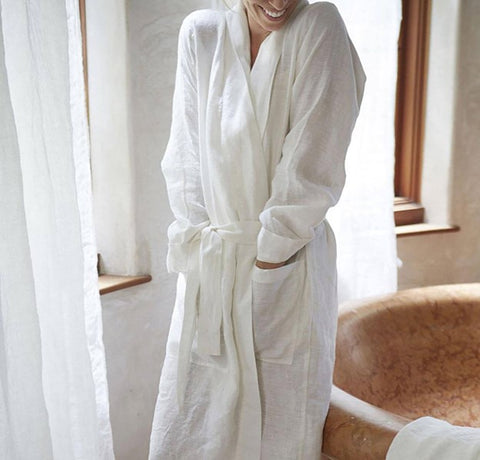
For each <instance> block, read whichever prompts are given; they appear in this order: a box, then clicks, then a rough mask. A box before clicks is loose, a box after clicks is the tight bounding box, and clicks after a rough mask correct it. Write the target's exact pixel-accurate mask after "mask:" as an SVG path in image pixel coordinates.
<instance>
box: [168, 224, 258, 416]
mask: <svg viewBox="0 0 480 460" xmlns="http://www.w3.org/2000/svg"><path fill="white" fill-rule="evenodd" d="M260 228H261V224H260V222H259V221H238V222H232V223H229V224H225V225H210V226H208V227H204V228H203V229H202V230H201V231H200V232H198V235H196V237H195V238H194V239H193V241H192V243H191V249H190V252H189V256H188V269H187V273H186V287H185V301H184V317H183V326H182V333H181V336H180V345H179V352H178V374H177V385H178V386H177V397H178V402H179V406H180V407H182V405H183V399H184V396H185V388H186V383H187V374H188V369H189V362H190V353H191V350H192V344H193V340H194V337H195V332H197V348H196V352H197V353H199V354H201V355H211V356H219V355H220V354H221V334H222V319H223V315H224V313H227V314H230V312H231V308H232V303H233V287H234V285H235V265H236V262H235V257H236V255H235V247H236V245H237V244H242V245H255V244H257V236H258V233H259V231H260ZM229 243H233V244H229Z"/></svg>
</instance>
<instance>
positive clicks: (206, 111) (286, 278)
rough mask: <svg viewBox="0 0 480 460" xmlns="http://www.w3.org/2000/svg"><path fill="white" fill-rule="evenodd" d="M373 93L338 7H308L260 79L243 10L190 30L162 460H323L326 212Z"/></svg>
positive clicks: (177, 171)
mask: <svg viewBox="0 0 480 460" xmlns="http://www.w3.org/2000/svg"><path fill="white" fill-rule="evenodd" d="M364 81H365V77H364V74H363V71H362V68H361V65H360V62H359V60H358V57H357V54H356V52H355V50H354V48H353V46H352V44H351V42H350V40H349V38H348V35H347V32H346V30H345V26H344V24H343V21H342V19H341V18H340V16H339V14H338V12H337V10H336V8H335V6H333V5H332V4H330V3H326V2H325V3H324V2H321V3H316V4H312V5H308V3H307V2H306V1H305V0H301V1H300V2H299V4H298V6H297V8H296V10H295V12H294V13H293V15H292V17H291V18H290V19H289V22H288V23H287V24H286V25H285V27H283V28H282V29H281V30H279V31H276V32H273V33H271V34H270V35H269V36H268V38H266V40H265V41H264V42H263V43H262V45H261V48H260V51H259V54H258V56H257V59H256V61H255V63H254V65H253V68H250V42H249V30H248V24H247V18H246V13H245V11H244V9H243V7H242V5H241V3H239V4H237V6H236V7H235V8H234V9H233V10H231V11H226V12H221V11H214V10H203V11H197V12H195V13H193V14H191V15H190V16H189V17H187V19H185V21H184V23H183V25H182V28H181V31H180V40H179V61H178V69H177V80H176V88H175V96H174V105H173V122H172V129H171V137H170V141H169V144H168V147H167V151H166V154H165V157H164V159H163V162H162V168H163V172H164V175H165V178H166V182H167V188H168V193H169V199H170V205H171V208H172V210H173V213H174V215H175V219H176V220H175V222H174V223H173V224H172V225H171V226H170V227H169V232H168V236H169V253H168V257H167V265H168V268H169V270H170V271H174V272H179V273H180V275H179V278H178V285H177V299H176V303H175V308H174V313H173V317H172V323H171V329H170V333H169V337H168V343H167V350H166V358H165V363H164V367H163V371H162V376H161V380H160V388H159V395H158V400H157V404H156V409H155V417H154V423H153V429H152V437H151V445H150V459H161V460H165V459H179V460H199V459H206V460H216V459H219V460H220V459H221V460H230V459H237V460H255V459H260V458H262V459H267V460H268V459H271V460H281V459H285V460H287V459H288V460H292V459H317V458H319V456H320V451H321V438H322V428H323V423H324V420H325V416H326V413H327V409H328V404H329V397H330V389H331V379H332V371H333V362H334V344H335V332H336V321H337V304H336V266H335V240H334V236H333V234H332V231H331V229H330V227H329V225H328V223H327V221H326V220H325V214H326V212H327V210H328V208H329V207H330V206H332V205H334V204H335V203H336V202H337V200H338V199H339V196H340V193H341V190H342V188H343V185H344V179H345V174H344V157H345V152H346V150H347V146H348V144H349V142H350V137H351V133H352V129H353V127H354V124H355V120H356V117H357V114H358V110H359V106H360V102H361V98H362V93H363V86H364ZM294 255H295V258H294V261H293V262H291V263H289V264H287V265H285V266H282V267H281V268H277V269H272V270H262V269H260V268H258V267H256V266H255V258H258V259H259V260H263V261H267V262H281V261H285V260H287V259H289V258H291V257H292V256H294Z"/></svg>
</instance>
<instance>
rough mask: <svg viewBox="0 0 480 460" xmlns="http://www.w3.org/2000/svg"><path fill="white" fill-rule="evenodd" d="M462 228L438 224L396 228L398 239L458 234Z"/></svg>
mask: <svg viewBox="0 0 480 460" xmlns="http://www.w3.org/2000/svg"><path fill="white" fill-rule="evenodd" d="M459 230H460V227H459V226H458V225H437V224H412V225H399V226H397V227H395V233H396V235H397V238H403V237H406V236H415V235H428V234H431V233H450V232H458V231H459Z"/></svg>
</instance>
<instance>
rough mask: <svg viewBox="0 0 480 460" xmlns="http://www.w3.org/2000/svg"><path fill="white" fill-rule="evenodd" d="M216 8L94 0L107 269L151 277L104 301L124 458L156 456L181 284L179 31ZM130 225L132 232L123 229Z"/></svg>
mask: <svg viewBox="0 0 480 460" xmlns="http://www.w3.org/2000/svg"><path fill="white" fill-rule="evenodd" d="M208 4H209V1H202V0H182V1H169V0H128V1H124V2H122V1H117V0H105V1H104V2H95V1H93V0H87V23H88V32H87V35H88V45H89V49H88V62H89V70H90V81H89V83H90V84H89V86H90V97H91V100H94V102H93V106H92V102H91V104H90V107H91V118H90V122H91V123H90V124H91V129H92V141H93V142H92V154H93V156H94V157H95V158H93V161H92V169H93V175H94V177H95V176H96V177H97V178H98V180H97V182H96V184H95V190H94V194H95V193H97V197H96V200H97V204H98V206H96V208H95V211H96V226H97V234H98V235H97V237H98V238H99V241H98V244H99V248H100V250H101V252H102V255H103V256H104V263H105V267H106V268H107V269H108V268H109V267H110V268H111V269H113V270H115V271H116V272H117V273H119V272H120V273H125V270H126V271H134V272H136V273H150V274H151V275H152V277H153V281H152V282H151V283H148V284H144V285H141V286H137V287H134V288H130V289H126V290H123V291H118V292H115V293H111V294H107V295H104V296H102V308H103V321H104V342H105V349H106V361H107V372H108V381H109V392H110V415H111V421H112V431H113V439H114V449H115V455H116V460H144V459H145V460H146V459H147V456H148V445H149V436H150V429H151V423H152V417H153V410H154V405H155V400H156V396H157V390H158V380H159V376H160V370H161V365H162V363H163V358H164V349H165V343H166V339H167V333H168V327H169V323H170V315H171V311H172V308H173V302H174V293H175V282H176V276H175V275H172V274H168V273H167V272H166V267H165V255H166V232H167V226H168V224H169V223H170V222H171V221H172V219H173V217H172V215H171V213H170V210H169V206H168V202H167V196H166V191H165V185H164V180H163V176H162V174H161V171H160V161H161V159H162V156H163V152H164V150H165V146H166V143H167V140H168V135H169V130H170V120H171V114H170V112H171V102H172V95H173V86H174V77H175V67H176V58H177V35H178V29H179V27H180V24H181V21H182V19H183V18H184V17H185V16H186V15H187V14H188V13H189V12H190V11H192V10H195V9H199V8H204V7H207V6H208ZM102 87H103V89H102ZM92 89H93V91H92ZM115 95H116V96H115ZM93 113H95V114H94V115H93V117H92V114H93ZM102 114H103V117H102ZM122 114H123V115H122ZM93 146H94V147H93ZM99 168H101V170H99ZM109 168H110V169H109ZM112 197H113V200H110V199H111V198H112ZM119 197H123V198H119ZM131 197H134V198H131ZM109 200H110V201H109ZM110 208H112V209H110ZM127 221H129V222H133V223H134V226H133V227H131V226H129V225H125V226H124V224H123V223H125V222H127ZM108 231H111V232H112V233H111V235H114V238H110V239H109V238H108V237H107V235H108ZM116 237H118V238H117V239H116V240H115V238H116ZM132 245H133V248H134V251H133V254H132V251H131V250H130V249H129V248H130V247H131V246H132ZM125 251H127V252H126V253H125ZM117 252H119V253H120V254H121V257H119V258H117V257H115V254H116V253H117Z"/></svg>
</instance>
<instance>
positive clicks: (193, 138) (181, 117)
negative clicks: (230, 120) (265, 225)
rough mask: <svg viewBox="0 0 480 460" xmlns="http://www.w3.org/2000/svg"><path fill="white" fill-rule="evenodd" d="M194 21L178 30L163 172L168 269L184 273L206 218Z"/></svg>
mask: <svg viewBox="0 0 480 460" xmlns="http://www.w3.org/2000/svg"><path fill="white" fill-rule="evenodd" d="M194 41H195V35H194V21H193V16H192V15H190V16H188V17H187V18H186V19H185V20H184V22H183V24H182V27H181V29H180V34H179V42H178V63H177V74H176V81H175V92H174V97H173V108H172V125H171V131H170V139H169V141H168V145H167V149H166V152H165V156H164V158H163V160H162V172H163V175H164V177H165V181H166V184H167V192H168V198H169V202H170V207H171V209H172V212H173V214H174V217H175V221H174V222H173V223H172V224H171V225H170V226H169V228H168V240H169V244H168V254H167V268H168V271H170V272H186V271H187V261H188V254H189V251H190V248H191V245H192V241H193V240H194V239H195V237H196V236H198V234H199V232H200V231H201V230H202V228H203V227H205V226H206V225H208V223H209V218H208V214H207V212H206V209H205V202H204V198H203V191H202V184H201V178H200V161H199V142H198V107H197V104H198V102H197V101H198V99H197V78H196V71H195V69H196V58H195V48H194Z"/></svg>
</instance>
